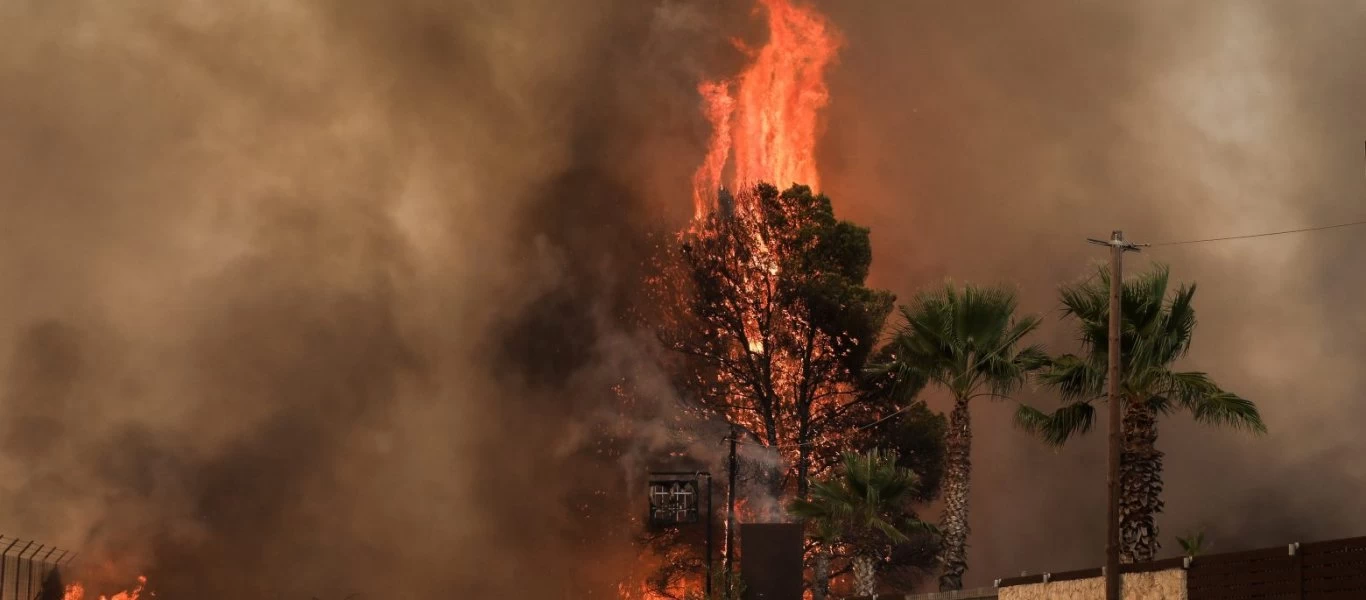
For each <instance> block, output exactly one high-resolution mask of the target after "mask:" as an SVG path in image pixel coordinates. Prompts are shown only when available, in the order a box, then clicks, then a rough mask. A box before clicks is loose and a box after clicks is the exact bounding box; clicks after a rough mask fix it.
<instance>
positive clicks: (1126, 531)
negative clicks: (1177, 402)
mask: <svg viewBox="0 0 1366 600" xmlns="http://www.w3.org/2000/svg"><path fill="white" fill-rule="evenodd" d="M1123 431H1124V434H1123V436H1124V451H1123V453H1122V455H1121V457H1122V460H1121V465H1120V481H1121V484H1122V485H1123V494H1122V497H1121V499H1120V506H1119V514H1120V520H1119V528H1120V538H1121V540H1120V553H1121V558H1122V559H1123V560H1124V561H1125V562H1148V561H1151V560H1153V557H1154V556H1156V555H1157V549H1158V548H1159V547H1161V545H1162V544H1161V542H1159V541H1158V539H1157V533H1158V532H1157V514H1158V513H1160V512H1162V508H1163V505H1162V453H1161V452H1159V451H1158V450H1157V412H1156V411H1155V410H1153V408H1152V406H1151V405H1150V404H1148V403H1146V402H1128V403H1126V405H1125V407H1124V428H1123Z"/></svg>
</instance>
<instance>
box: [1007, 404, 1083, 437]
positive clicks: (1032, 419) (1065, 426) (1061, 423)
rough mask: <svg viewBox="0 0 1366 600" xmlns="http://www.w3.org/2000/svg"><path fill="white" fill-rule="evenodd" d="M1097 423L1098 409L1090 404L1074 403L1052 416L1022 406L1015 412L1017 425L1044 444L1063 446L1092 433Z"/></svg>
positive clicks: (1030, 407)
mask: <svg viewBox="0 0 1366 600" xmlns="http://www.w3.org/2000/svg"><path fill="white" fill-rule="evenodd" d="M1095 422H1096V407H1095V406H1093V405H1092V404H1091V403H1089V402H1073V403H1071V404H1067V405H1064V406H1063V407H1062V408H1059V409H1058V410H1056V411H1053V413H1052V414H1048V413H1045V412H1043V411H1041V410H1039V409H1037V408H1034V407H1032V406H1028V405H1026V404H1021V405H1020V406H1019V408H1017V409H1016V410H1015V425H1016V426H1017V427H1019V428H1020V429H1023V430H1025V431H1028V432H1030V433H1033V434H1035V435H1037V436H1039V437H1040V438H1042V439H1043V440H1044V442H1046V443H1048V444H1050V445H1053V446H1061V445H1063V444H1065V443H1067V440H1069V439H1072V437H1074V436H1077V435H1083V434H1086V433H1088V432H1090V431H1091V428H1092V427H1094V426H1095Z"/></svg>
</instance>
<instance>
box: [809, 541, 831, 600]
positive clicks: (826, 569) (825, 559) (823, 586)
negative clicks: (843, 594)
mask: <svg viewBox="0 0 1366 600" xmlns="http://www.w3.org/2000/svg"><path fill="white" fill-rule="evenodd" d="M811 579H812V582H811V584H812V585H811V599H812V600H825V598H826V596H829V595H830V547H829V546H828V545H827V544H825V543H824V542H822V543H821V547H820V549H819V550H816V566H815V567H814V568H813V569H812V572H811Z"/></svg>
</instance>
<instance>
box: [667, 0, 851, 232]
mask: <svg viewBox="0 0 1366 600" xmlns="http://www.w3.org/2000/svg"><path fill="white" fill-rule="evenodd" d="M759 3H760V5H761V6H762V7H763V9H765V10H766V11H767V16H768V42H767V43H765V44H764V46H763V47H762V48H759V49H758V50H757V51H752V52H750V54H751V56H753V61H752V62H751V63H750V65H749V66H748V67H747V68H745V70H744V71H743V72H742V73H740V75H739V76H737V77H735V78H734V79H732V80H726V81H706V82H703V83H702V84H701V85H699V86H698V91H699V92H700V93H701V95H702V98H703V112H704V113H705V115H706V117H707V119H708V120H709V121H711V124H712V138H711V143H710V144H709V145H708V150H707V155H706V158H705V160H703V162H702V165H701V166H700V167H699V168H698V169H697V172H696V173H695V174H694V176H693V205H694V209H695V214H696V216H697V217H699V218H700V217H701V216H703V215H705V214H706V213H708V212H710V211H711V210H712V209H714V208H716V190H717V189H718V188H720V187H721V185H722V183H723V175H722V174H723V172H724V170H725V166H726V163H727V161H728V160H729V159H730V158H731V156H732V154H733V156H734V179H733V180H732V181H733V182H734V186H733V188H734V189H741V188H744V187H746V186H748V185H751V184H753V183H756V182H758V181H768V182H771V183H773V184H774V185H777V186H778V187H780V188H783V187H786V186H788V185H791V184H792V183H794V182H798V183H803V184H806V185H809V186H811V187H812V188H813V189H819V187H820V175H819V173H818V172H817V169H816V152H815V149H816V139H817V137H818V136H819V133H820V124H821V122H820V118H819V117H820V113H821V109H823V108H825V106H826V104H827V103H828V102H829V98H830V95H829V92H828V90H827V88H826V85H825V70H826V67H828V66H829V65H830V63H831V62H832V61H833V60H834V58H835V54H836V52H837V51H838V50H839V42H838V39H837V36H836V34H835V31H834V29H833V28H832V27H831V26H830V24H829V22H828V21H827V20H826V18H825V16H824V15H822V14H820V13H819V12H816V10H815V9H814V8H812V7H809V6H798V5H794V4H793V3H792V2H791V0H759Z"/></svg>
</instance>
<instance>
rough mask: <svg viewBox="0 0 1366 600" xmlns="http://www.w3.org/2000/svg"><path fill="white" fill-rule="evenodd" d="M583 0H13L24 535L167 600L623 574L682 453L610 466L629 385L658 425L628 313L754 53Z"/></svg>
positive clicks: (1, 200) (665, 413) (8, 486)
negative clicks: (644, 503)
mask: <svg viewBox="0 0 1366 600" xmlns="http://www.w3.org/2000/svg"><path fill="white" fill-rule="evenodd" d="M591 4H592V5H591V6H588V5H585V3H579V2H576V3H554V2H501V3H482V2H456V3H451V2H428V1H424V0H412V1H404V2H387V3H380V4H377V3H367V2H330V1H329V2H297V3H284V4H281V3H278V2H248V3H246V4H243V3H235V4H233V5H231V6H227V5H220V4H216V3H203V2H194V3H153V4H144V5H140V6H137V7H128V6H122V7H112V6H107V5H104V4H101V3H98V2H85V1H80V0H77V1H73V2H59V3H51V2H18V3H9V4H7V5H6V7H5V8H3V9H0V12H3V15H4V19H3V23H5V26H4V29H5V35H4V36H3V37H4V40H5V41H4V42H3V46H2V50H3V52H0V54H3V56H4V59H3V62H2V63H0V90H3V91H0V114H2V115H3V116H0V131H3V132H4V136H3V140H4V141H3V142H0V181H2V182H3V183H0V214H2V215H3V219H2V220H0V222H3V224H4V225H3V233H4V240H5V241H4V245H3V246H2V247H0V248H2V249H0V280H2V281H4V282H5V284H6V289H7V290H8V291H9V293H8V294H6V296H5V299H4V303H3V308H4V310H3V311H0V315H2V316H0V354H3V355H2V356H0V365H5V366H4V369H5V370H4V373H5V375H6V376H5V377H4V380H3V386H0V401H3V403H4V408H3V410H4V411H5V414H6V416H7V418H6V419H5V420H4V422H3V427H0V448H3V451H4V453H3V462H0V482H2V483H0V507H3V509H4V511H3V512H4V514H6V515H8V517H7V520H6V522H5V523H4V524H3V525H4V531H5V532H6V533H7V534H10V535H15V534H18V535H22V536H25V537H33V538H38V539H41V540H43V541H44V542H47V543H57V544H60V545H63V546H65V547H73V548H77V549H79V550H82V551H83V552H84V555H85V556H86V557H88V558H89V560H88V561H87V564H86V567H87V568H88V569H90V570H91V571H90V572H91V574H92V576H93V577H97V578H102V579H105V581H96V583H97V584H105V583H109V584H113V583H127V582H130V581H131V578H132V576H134V575H136V574H137V573H139V572H141V571H142V570H143V569H148V570H149V575H151V576H152V581H153V583H154V584H155V585H156V586H157V587H158V589H159V590H160V591H161V595H162V597H198V598H220V597H221V598H247V597H280V598H291V597H300V598H305V597H313V596H316V597H320V598H333V597H338V598H339V597H343V596H345V595H347V594H350V593H353V592H361V593H365V594H367V595H373V596H380V595H386V596H399V597H411V598H416V597H432V596H437V595H440V596H442V597H447V596H451V594H452V593H454V594H455V595H456V596H459V597H467V596H468V597H489V598H497V597H502V598H510V597H528V596H531V595H542V596H545V597H562V596H563V595H564V594H565V592H566V590H567V589H570V590H585V589H596V590H601V589H603V588H599V587H592V586H596V585H599V584H603V583H606V582H609V581H610V582H614V581H615V579H614V577H616V576H618V575H619V574H620V573H621V571H622V569H620V567H621V566H622V563H623V562H624V561H626V560H629V559H631V558H632V557H633V555H634V553H635V548H634V546H632V543H631V542H632V537H631V534H632V533H634V531H633V529H634V525H632V524H630V523H621V522H619V521H621V520H623V519H624V518H625V516H628V515H629V516H635V517H638V516H643V507H641V506H640V505H639V499H640V491H641V490H640V489H637V488H633V487H631V486H633V485H634V486H639V485H640V483H641V481H640V479H641V478H642V477H641V476H642V475H643V473H644V471H645V469H646V468H648V467H649V466H650V465H649V462H650V460H649V457H650V456H652V455H654V454H656V453H660V454H662V453H663V452H664V451H665V450H666V449H667V448H675V447H677V446H679V445H680V444H681V445H683V446H684V447H686V445H687V444H688V443H690V442H689V440H669V439H660V438H659V436H661V435H664V434H663V433H661V432H660V431H657V430H646V429H645V428H644V427H639V428H633V427H631V426H630V425H631V424H630V423H628V424H627V427H626V429H625V431H626V433H627V434H629V435H628V436H627V437H624V438H623V435H620V434H618V435H616V437H615V438H613V439H615V440H616V441H615V442H613V443H612V444H611V445H610V446H611V447H609V448H607V449H606V456H600V455H599V453H601V452H604V450H603V449H602V448H601V446H602V445H603V442H602V439H603V437H604V434H603V433H602V431H603V430H604V427H606V425H605V424H606V423H608V422H609V421H610V417H611V416H612V414H613V413H612V410H613V408H614V406H615V403H616V402H617V401H618V399H617V398H616V397H615V396H614V395H612V393H611V385H612V384H614V383H617V382H618V381H619V380H623V379H630V384H631V386H632V388H633V390H635V392H636V393H637V394H638V396H639V399H638V401H637V402H638V403H639V404H641V405H643V406H641V407H640V408H638V409H637V410H636V411H635V412H636V413H638V414H636V415H634V416H642V415H643V416H649V417H651V418H652V421H653V422H657V423H664V422H665V421H666V420H667V419H672V418H674V417H675V416H676V407H675V404H676V402H677V399H676V398H674V396H673V393H672V391H671V387H670V386H668V385H667V379H666V378H665V377H664V376H663V375H662V374H659V373H656V372H652V371H651V369H653V368H654V363H653V362H652V361H651V360H650V359H649V356H650V352H651V351H652V345H651V343H650V341H649V338H648V337H643V336H642V335H641V334H640V333H638V332H636V331H635V330H634V329H632V328H631V327H629V326H628V325H627V323H628V322H629V319H628V318H627V316H628V315H629V314H630V312H631V310H632V302H633V301H634V296H635V294H636V288H637V287H638V279H639V270H640V265H641V263H642V260H643V257H644V256H646V255H647V254H648V250H649V248H651V247H652V246H651V244H652V243H653V242H651V238H650V237H648V235H647V234H648V233H649V232H650V231H651V230H659V231H667V230H669V229H670V228H672V227H675V226H676V225H677V224H678V223H679V222H681V220H682V219H683V218H684V216H685V215H686V213H687V211H688V210H689V206H688V198H689V196H688V195H689V193H690V188H689V175H690V173H691V170H692V164H693V162H694V159H693V157H695V156H698V155H700V152H701V146H700V144H701V142H702V141H703V140H705V136H706V133H707V132H706V130H705V127H704V126H703V125H702V123H701V122H700V118H699V117H698V116H697V114H696V111H695V106H696V100H695V98H694V97H693V92H692V89H693V86H694V85H695V83H694V82H695V81H696V80H697V79H698V78H699V77H701V76H702V75H703V74H704V72H703V67H704V66H705V65H706V64H708V63H709V62H716V61H717V59H714V58H708V57H709V56H715V57H721V59H720V60H721V61H722V62H724V61H726V60H729V61H735V60H738V59H737V58H736V57H733V56H731V54H730V53H729V52H726V50H727V49H728V46H727V45H726V40H725V38H724V36H720V35H718V34H717V33H716V31H718V28H716V27H713V26H711V25H710V24H709V19H711V18H712V17H714V16H715V14H713V13H714V11H712V12H710V13H709V12H703V11H702V10H701V9H700V8H699V7H697V6H689V5H682V4H679V5H673V4H664V5H647V4H645V3H638V2H630V1H623V2H610V1H606V0H603V1H599V2H593V3H591ZM741 14H743V13H741ZM709 47H710V48H711V49H710V50H709ZM609 433H611V432H609ZM722 434H723V432H722V433H718V434H717V436H716V437H717V439H719V437H720V435H722ZM618 438H621V439H618ZM700 447H701V446H699V448H700ZM706 450H707V452H710V453H711V454H712V455H711V456H706V455H704V453H703V452H701V451H700V450H698V451H693V452H691V454H694V455H702V456H701V458H703V459H705V460H708V461H714V460H715V458H716V456H719V452H720V450H721V448H720V446H719V444H715V443H711V444H707V448H706ZM614 561H615V562H614ZM575 586H580V587H575ZM570 595H571V596H576V595H577V593H570Z"/></svg>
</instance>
